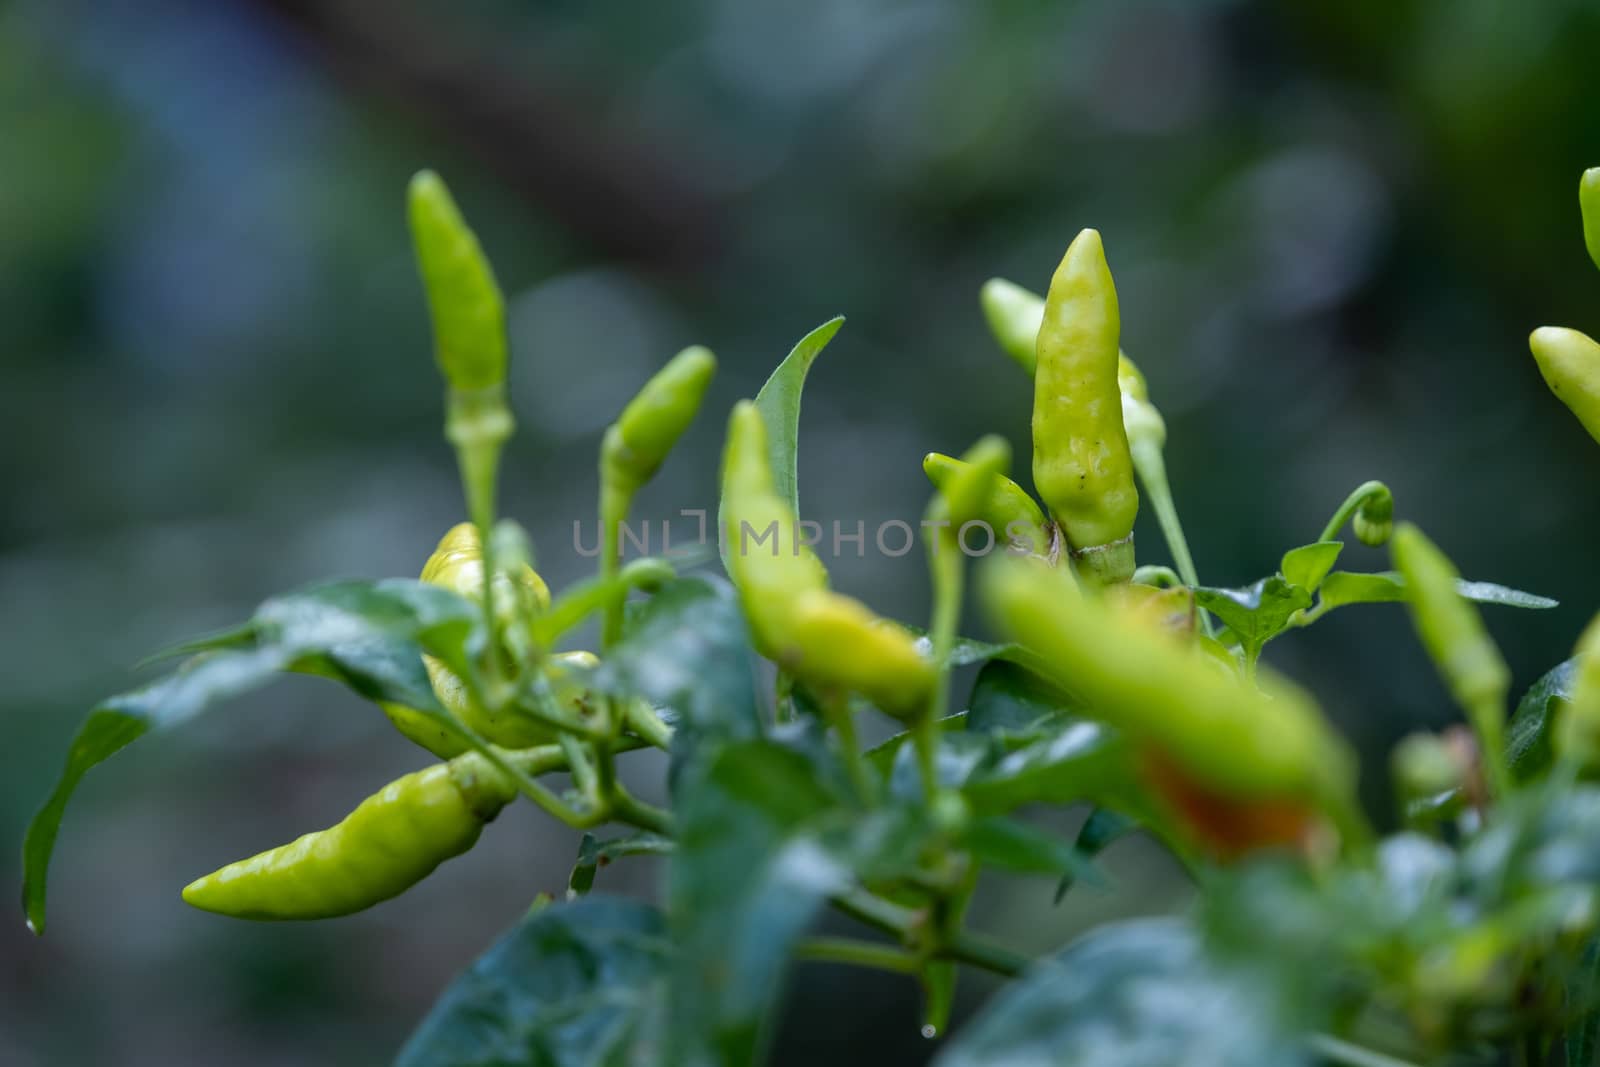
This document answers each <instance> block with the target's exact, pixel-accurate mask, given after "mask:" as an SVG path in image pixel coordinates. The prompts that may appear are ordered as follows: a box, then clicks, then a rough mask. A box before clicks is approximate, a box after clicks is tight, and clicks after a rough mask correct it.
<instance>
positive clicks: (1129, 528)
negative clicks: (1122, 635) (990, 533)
mask: <svg viewBox="0 0 1600 1067" xmlns="http://www.w3.org/2000/svg"><path fill="white" fill-rule="evenodd" d="M1120 331H1121V319H1120V315H1119V311H1118V306H1117V291H1116V286H1115V284H1114V283H1113V281H1112V279H1111V271H1110V269H1109V268H1108V267H1107V266H1106V259H1105V250H1104V248H1103V247H1102V245H1101V242H1100V234H1099V233H1098V232H1097V231H1095V230H1084V231H1083V232H1082V233H1080V234H1079V235H1078V236H1077V238H1076V239H1074V240H1073V242H1072V244H1071V245H1070V246H1069V247H1068V248H1067V252H1066V255H1065V256H1063V257H1062V260H1061V265H1060V266H1059V267H1057V268H1056V273H1055V276H1054V277H1053V278H1052V279H1051V281H1050V292H1049V294H1048V295H1047V296H1046V297H1045V310H1044V321H1043V323H1042V324H1041V326H1040V328H1039V338H1038V345H1037V350H1038V364H1037V367H1036V368H1035V371H1034V393H1033V481H1034V485H1035V486H1036V487H1037V488H1038V490H1039V495H1040V496H1041V497H1042V498H1043V499H1044V502H1045V504H1046V505H1048V506H1049V509H1050V514H1051V515H1053V516H1054V517H1055V520H1056V522H1057V523H1059V524H1060V526H1061V527H1062V529H1063V531H1064V532H1065V534H1066V537H1067V542H1068V544H1070V545H1071V547H1072V551H1073V555H1074V559H1075V560H1076V561H1077V563H1078V565H1079V567H1080V568H1081V569H1082V570H1083V572H1084V573H1085V574H1086V576H1088V577H1089V578H1091V579H1092V580H1094V581H1097V582H1100V583H1108V582H1115V581H1125V580H1127V579H1128V578H1129V577H1130V576H1131V575H1132V574H1133V564H1134V557H1133V520H1134V517H1135V516H1136V515H1137V514H1138V511H1139V492H1138V490H1137V489H1136V488H1135V487H1134V477H1133V457H1132V455H1131V453H1130V452H1129V450H1128V435H1127V431H1126V429H1125V428H1124V427H1123V422H1122V392H1121V389H1120V387H1119V385H1118V382H1117V372H1118V362H1119V361H1118V349H1117V340H1118V336H1119V334H1120Z"/></svg>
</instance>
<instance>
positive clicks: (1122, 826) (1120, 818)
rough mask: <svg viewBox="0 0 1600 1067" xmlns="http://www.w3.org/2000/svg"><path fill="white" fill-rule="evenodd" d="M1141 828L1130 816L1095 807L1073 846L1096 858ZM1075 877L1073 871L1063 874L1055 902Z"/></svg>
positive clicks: (1065, 892)
mask: <svg viewBox="0 0 1600 1067" xmlns="http://www.w3.org/2000/svg"><path fill="white" fill-rule="evenodd" d="M1137 829H1139V821H1138V820H1137V819H1132V818H1129V817H1128V816H1126V815H1124V814H1122V813H1121V812H1118V811H1113V810H1111V809H1110V808H1095V809H1094V810H1093V811H1091V812H1090V813H1089V817H1088V818H1087V819H1085V820H1084V823H1083V826H1082V827H1080V828H1079V830H1078V839H1077V841H1075V842H1074V843H1073V847H1074V848H1076V849H1077V850H1078V854H1079V855H1081V856H1083V857H1084V858H1086V859H1090V860H1092V859H1094V858H1095V857H1096V856H1098V855H1099V854H1100V853H1102V852H1104V851H1105V850H1106V849H1108V848H1110V847H1111V846H1112V845H1113V844H1114V843H1116V842H1117V841H1120V840H1121V839H1122V838H1124V837H1126V836H1128V835H1129V834H1131V833H1133V832H1134V831H1135V830H1137ZM1073 883H1074V879H1073V876H1072V874H1071V873H1068V874H1065V875H1062V877H1061V881H1060V883H1059V884H1058V885H1057V886H1056V899H1055V902H1056V903H1057V904H1060V903H1061V901H1062V899H1063V898H1065V897H1066V895H1067V893H1068V891H1070V890H1071V889H1072V886H1073Z"/></svg>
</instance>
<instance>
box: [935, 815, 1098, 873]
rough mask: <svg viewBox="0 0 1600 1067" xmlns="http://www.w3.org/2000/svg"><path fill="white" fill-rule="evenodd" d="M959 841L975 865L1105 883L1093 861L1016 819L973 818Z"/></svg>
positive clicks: (1053, 837)
mask: <svg viewBox="0 0 1600 1067" xmlns="http://www.w3.org/2000/svg"><path fill="white" fill-rule="evenodd" d="M962 841H963V842H964V844H965V845H966V847H967V848H968V849H969V850H970V851H971V852H972V855H973V857H974V858H975V859H977V860H978V862H980V863H982V864H984V865H985V866H989V867H995V868H998V869H1000V870H1005V871H1015V872H1016V873H1018V874H1051V875H1064V876H1067V877H1072V878H1080V879H1087V880H1089V881H1094V882H1099V883H1101V884H1104V882H1105V877H1104V875H1102V874H1101V873H1100V871H1099V870H1098V869H1097V868H1096V867H1095V865H1094V862H1093V861H1092V860H1089V859H1087V858H1085V857H1084V856H1083V855H1082V854H1080V853H1079V852H1078V850H1077V849H1076V848H1074V847H1073V846H1072V845H1071V844H1070V843H1068V842H1066V841H1063V840H1061V839H1060V838H1059V837H1056V836H1055V835H1054V834H1050V833H1047V832H1045V831H1044V830H1041V829H1039V828H1038V827H1036V826H1030V825H1029V824H1027V823H1025V822H1019V821H1018V820H1016V819H1009V818H1006V817H1004V816H991V817H989V818H984V819H976V820H974V821H973V823H972V825H971V826H970V827H968V828H967V832H966V834H965V835H963V838H962Z"/></svg>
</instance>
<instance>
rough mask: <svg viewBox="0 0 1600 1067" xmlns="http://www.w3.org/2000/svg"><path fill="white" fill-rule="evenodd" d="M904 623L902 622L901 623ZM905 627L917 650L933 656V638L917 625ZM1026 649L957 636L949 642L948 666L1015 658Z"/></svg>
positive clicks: (1023, 654) (966, 665)
mask: <svg viewBox="0 0 1600 1067" xmlns="http://www.w3.org/2000/svg"><path fill="white" fill-rule="evenodd" d="M902 625H904V624H902ZM906 629H908V630H910V631H911V632H912V633H914V634H916V635H917V650H918V651H919V652H921V653H922V654H923V655H924V656H927V657H928V658H929V659H932V658H933V638H931V637H929V636H928V634H927V632H926V631H925V630H923V629H922V628H921V627H919V626H906ZM1026 654H1027V653H1026V651H1025V650H1024V649H1023V647H1022V646H1021V645H1018V644H1013V643H1011V642H1005V643H998V644H997V643H995V642H993V641H979V640H978V639H977V638H973V637H957V638H956V639H955V640H954V641H952V642H951V643H950V666H951V667H970V666H971V665H972V664H974V663H984V662H987V661H989V660H999V659H1007V660H1009V659H1017V658H1018V657H1024V656H1026Z"/></svg>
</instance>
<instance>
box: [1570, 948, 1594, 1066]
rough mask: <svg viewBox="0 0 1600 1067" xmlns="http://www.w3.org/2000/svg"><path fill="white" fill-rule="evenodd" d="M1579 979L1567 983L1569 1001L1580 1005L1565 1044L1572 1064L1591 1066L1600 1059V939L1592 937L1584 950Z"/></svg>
mask: <svg viewBox="0 0 1600 1067" xmlns="http://www.w3.org/2000/svg"><path fill="white" fill-rule="evenodd" d="M1578 978H1579V980H1578V981H1575V982H1569V983H1568V984H1567V989H1566V993H1567V1001H1568V1003H1569V1004H1574V1005H1576V1006H1577V1018H1576V1019H1575V1020H1574V1021H1573V1023H1572V1024H1571V1025H1570V1026H1568V1027H1567V1032H1566V1033H1565V1034H1564V1035H1563V1043H1564V1044H1565V1045H1566V1052H1567V1063H1568V1064H1569V1065H1572V1067H1588V1065H1590V1064H1593V1063H1595V1062H1596V1061H1597V1060H1600V938H1591V939H1590V941H1589V944H1588V946H1587V947H1586V948H1585V949H1584V950H1583V959H1582V960H1581V961H1580V972H1579V976H1578Z"/></svg>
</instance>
